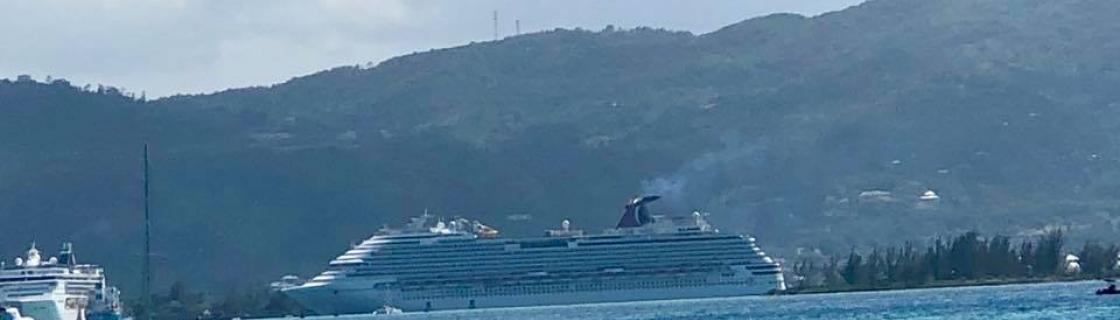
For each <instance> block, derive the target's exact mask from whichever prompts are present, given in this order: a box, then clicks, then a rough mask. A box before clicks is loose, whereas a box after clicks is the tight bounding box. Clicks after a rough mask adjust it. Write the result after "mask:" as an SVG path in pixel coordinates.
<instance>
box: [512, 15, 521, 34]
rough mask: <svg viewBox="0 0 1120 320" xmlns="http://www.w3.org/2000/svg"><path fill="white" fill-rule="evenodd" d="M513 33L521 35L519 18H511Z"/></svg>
mask: <svg viewBox="0 0 1120 320" xmlns="http://www.w3.org/2000/svg"><path fill="white" fill-rule="evenodd" d="M513 30H514V34H516V35H519V36H520V35H521V19H517V20H513Z"/></svg>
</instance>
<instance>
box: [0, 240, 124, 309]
mask: <svg viewBox="0 0 1120 320" xmlns="http://www.w3.org/2000/svg"><path fill="white" fill-rule="evenodd" d="M0 307H3V308H4V313H6V314H7V316H8V317H12V318H16V317H20V318H22V319H27V318H30V319H35V320H77V319H83V320H116V319H120V318H121V307H120V293H119V292H118V291H117V289H116V288H114V287H110V286H109V285H108V283H107V282H106V279H105V273H104V270H103V269H102V268H101V267H98V266H96V265H90V264H78V262H77V260H76V259H75V255H74V251H73V246H72V245H71V244H70V243H64V244H62V251H61V252H60V253H59V255H58V256H57V257H52V258H49V259H44V258H43V257H42V255H40V253H39V250H38V249H36V248H35V245H34V244H32V245H31V249H30V250H27V255H26V256H25V257H20V258H15V261H14V264H13V265H7V264H6V263H0Z"/></svg>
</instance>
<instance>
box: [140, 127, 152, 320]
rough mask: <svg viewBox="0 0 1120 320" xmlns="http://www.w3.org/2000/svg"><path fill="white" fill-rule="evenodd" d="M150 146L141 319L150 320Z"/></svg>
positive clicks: (146, 191) (145, 158) (145, 156)
mask: <svg viewBox="0 0 1120 320" xmlns="http://www.w3.org/2000/svg"><path fill="white" fill-rule="evenodd" d="M148 178H149V176H148V144H147V143H145V144H144V288H143V289H144V291H143V294H144V299H143V301H144V315H143V317H141V319H144V320H148V319H150V318H151V317H150V316H151V312H152V308H153V306H152V216H151V211H150V209H151V201H149V195H150V192H151V191H150V189H151V188H150V183H149V181H148Z"/></svg>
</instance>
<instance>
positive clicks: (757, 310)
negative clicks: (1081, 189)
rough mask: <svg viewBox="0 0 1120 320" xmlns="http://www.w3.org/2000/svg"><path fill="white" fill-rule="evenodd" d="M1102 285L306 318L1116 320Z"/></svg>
mask: <svg viewBox="0 0 1120 320" xmlns="http://www.w3.org/2000/svg"><path fill="white" fill-rule="evenodd" d="M1102 284H1103V282H1100V281H1096V282H1066V283H1046V284H1023V285H1005V286H989V287H963V288H939V289H914V290H898V291H881V292H853V293H828V294H805V295H785V296H758V297H741V298H720V299H703V300H676V301H656V302H631V303H609V304H592V305H577V306H558V307H529V308H508V309H490V310H464V311H441V312H431V313H412V314H401V315H378V316H371V315H355V316H339V317H333V316H328V317H308V319H338V320H349V319H431V320H463V319H488V320H489V319H493V320H507V319H508V320H535V319H612V320H614V319H619V320H719V319H984V320H996V319H1120V295H1112V296H1096V295H1094V294H1093V291H1095V290H1096V289H1097V288H1099V287H1102V286H1103V285H1102Z"/></svg>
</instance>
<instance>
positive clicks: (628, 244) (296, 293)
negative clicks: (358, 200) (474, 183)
mask: <svg viewBox="0 0 1120 320" xmlns="http://www.w3.org/2000/svg"><path fill="white" fill-rule="evenodd" d="M656 199H657V197H641V198H637V199H634V200H633V201H631V202H629V203H627V205H626V206H625V209H624V212H623V216H622V219H621V220H620V221H619V223H618V225H617V226H616V228H614V229H610V230H606V231H604V232H603V233H600V234H594V235H585V234H583V232H581V231H578V230H572V229H571V227H570V224H569V223H568V222H567V221H564V223H563V224H562V227H561V228H560V229H558V230H551V231H549V232H547V233H546V234H545V236H543V237H535V238H522V239H505V238H499V237H497V234H498V232H497V230H494V229H493V228H490V227H488V226H486V225H483V224H481V223H479V222H477V221H468V220H464V219H454V220H451V221H448V222H444V221H440V220H437V221H434V222H433V220H434V218H433V217H431V216H428V215H425V216H422V217H419V218H414V219H413V221H412V222H411V223H409V224H408V225H407V226H406V227H405V228H403V229H399V230H396V229H388V228H385V229H382V230H381V231H379V232H378V233H377V234H375V235H374V236H372V237H370V238H369V239H366V240H365V241H362V242H361V243H360V244H357V245H354V246H352V247H351V249H350V250H348V251H346V252H345V253H344V254H342V255H341V256H339V257H338V258H336V259H334V260H333V261H331V262H330V264H329V267H328V268H327V270H326V271H324V272H323V273H322V274H320V275H318V276H316V277H314V278H312V279H311V280H309V281H307V282H306V283H303V284H291V285H284V286H282V288H280V289H279V290H282V291H283V292H284V293H285V294H287V295H289V296H291V297H292V298H294V299H296V300H297V301H299V302H300V303H302V304H303V305H304V306H305V307H307V308H310V309H312V310H314V311H315V312H317V313H320V314H351V313H368V312H373V311H374V310H376V309H378V308H380V307H382V306H392V307H396V308H400V309H402V310H405V311H429V310H446V309H471V308H493V307H516V306H536V305H558V304H579V303H595V302H613V301H637V300H664V299H687V298H706V297H723V296H741V295H757V294H768V293H775V292H780V291H782V290H785V283H784V281H783V278H782V274H781V267H780V265H779V264H778V263H776V262H775V261H774V260H773V259H771V258H770V257H767V256H766V254H765V253H764V252H763V251H762V250H761V249H759V247H758V246H757V245H755V239H754V238H751V237H749V236H744V235H737V234H725V233H721V232H719V231H718V230H716V229H714V228H712V227H711V225H709V224H708V222H707V221H706V220H705V216H704V215H703V214H700V213H694V214H693V215H691V216H684V217H666V216H653V215H650V214H649V213H648V211H647V209H646V207H645V206H646V204H647V203H649V202H651V201H654V200H656ZM289 280H291V279H289ZM289 282H290V281H289Z"/></svg>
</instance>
